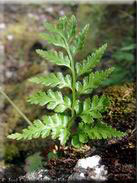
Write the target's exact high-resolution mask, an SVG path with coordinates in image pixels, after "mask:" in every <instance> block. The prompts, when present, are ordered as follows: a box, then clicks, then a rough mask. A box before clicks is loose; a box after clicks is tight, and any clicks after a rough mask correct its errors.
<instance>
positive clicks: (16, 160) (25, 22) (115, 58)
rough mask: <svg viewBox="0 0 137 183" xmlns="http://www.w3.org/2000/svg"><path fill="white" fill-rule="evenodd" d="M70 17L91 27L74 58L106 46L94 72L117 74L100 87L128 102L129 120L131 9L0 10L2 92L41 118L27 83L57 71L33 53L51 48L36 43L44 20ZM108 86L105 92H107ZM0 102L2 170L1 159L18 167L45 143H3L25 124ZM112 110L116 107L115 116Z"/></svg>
mask: <svg viewBox="0 0 137 183" xmlns="http://www.w3.org/2000/svg"><path fill="white" fill-rule="evenodd" d="M72 14H74V15H75V16H76V18H77V20H78V26H79V29H81V28H83V27H84V25H85V24H90V29H89V33H88V37H87V40H86V44H85V48H84V49H83V50H82V51H81V52H80V54H78V55H77V60H78V61H80V60H82V59H83V58H85V57H86V56H87V55H88V54H90V53H91V52H93V51H94V50H95V49H96V48H98V47H100V46H101V45H103V44H104V43H107V44H108V48H107V51H106V53H105V54H104V57H103V59H102V62H101V64H100V65H99V66H98V68H97V69H105V68H107V67H110V66H112V65H113V66H115V72H113V74H112V76H111V77H110V78H109V79H108V80H107V81H106V82H105V83H104V89H102V92H106V93H107V94H108V95H111V96H112V98H114V97H116V99H114V100H116V101H120V100H121V98H122V97H123V96H125V97H128V100H126V102H125V106H124V107H125V108H124V110H125V113H126V118H127V116H128V117H129V113H130V116H131V113H132V116H131V118H132V119H133V118H134V115H133V112H134V111H135V84H134V83H135V78H136V64H135V47H136V44H135V4H115V5H114V4H113V5H111V4H75V3H65V4H48V3H47V4H30V5H23V4H22V5H21V4H5V5H3V11H2V10H1V12H0V34H1V36H0V51H1V53H2V51H4V52H3V53H4V55H3V57H1V59H0V60H1V62H0V75H1V76H0V77H1V81H0V83H1V85H2V86H3V89H4V91H5V92H6V93H7V95H8V96H9V97H10V98H11V99H12V100H13V101H14V103H15V104H16V105H17V106H18V107H19V108H20V109H21V110H22V112H24V113H25V114H26V115H27V116H28V118H29V119H30V120H31V121H33V120H34V119H36V118H37V117H39V116H41V115H42V114H45V111H46V109H45V108H42V109H41V108H40V107H38V106H33V105H30V104H28V103H27V97H28V95H30V93H32V92H34V91H36V90H37V89H39V88H40V86H35V85H34V84H31V83H29V82H28V78H30V77H32V76H34V75H36V74H39V73H44V74H47V73H49V72H55V71H58V68H57V67H56V66H53V65H52V64H49V63H48V62H46V61H44V60H42V59H41V58H40V57H39V56H38V55H37V54H36V52H35V50H36V49H37V48H40V49H45V50H48V49H50V48H51V45H49V44H48V43H47V42H45V41H43V40H41V39H40V37H39V33H40V32H43V31H45V30H44V26H43V23H44V22H45V21H50V22H56V21H57V20H58V18H59V17H60V16H64V15H72ZM3 16H4V17H3ZM2 58H3V59H2ZM106 87H109V89H107V91H106V90H105V88H106ZM0 99H1V103H0V113H1V114H0V128H1V133H0V144H1V147H2V144H3V146H4V147H3V148H0V149H1V150H0V163H1V164H0V165H1V166H2V165H3V166H4V164H3V162H4V160H5V163H6V164H20V163H22V162H23V161H24V159H25V157H26V155H28V154H31V153H32V152H35V151H36V147H38V148H41V146H42V145H43V146H45V142H43V143H38V141H37V142H36V141H34V142H31V143H30V142H27V143H26V142H25V143H23V142H16V141H12V142H11V141H9V140H7V139H6V136H7V135H8V133H13V132H17V131H20V130H21V129H22V128H24V127H26V126H27V124H26V122H25V121H24V120H23V119H22V118H21V117H20V115H19V114H18V113H17V112H16V111H15V109H14V108H13V107H12V106H11V105H10V104H9V103H8V101H6V100H5V99H3V97H2V96H0ZM127 101H128V102H127ZM119 106H120V105H119ZM114 108H115V106H113V112H114ZM118 110H119V111H118ZM121 110H122V111H123V108H120V107H119V108H118V107H117V113H118V112H119V114H121ZM34 111H35V112H34ZM125 113H124V118H125ZM127 114H128V115H127ZM118 118H119V116H118ZM123 124H124V121H123ZM124 125H125V124H124ZM132 127H133V126H131V128H132ZM3 151H4V152H3Z"/></svg>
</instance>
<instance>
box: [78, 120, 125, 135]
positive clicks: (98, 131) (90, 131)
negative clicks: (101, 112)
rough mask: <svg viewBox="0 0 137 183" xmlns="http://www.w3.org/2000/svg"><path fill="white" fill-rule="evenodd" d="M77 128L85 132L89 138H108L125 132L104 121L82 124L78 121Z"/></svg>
mask: <svg viewBox="0 0 137 183" xmlns="http://www.w3.org/2000/svg"><path fill="white" fill-rule="evenodd" d="M79 128H80V129H81V130H83V131H84V132H86V135H88V137H89V139H108V138H113V137H123V136H124V135H125V133H123V132H121V131H118V130H116V129H115V128H112V127H111V126H110V125H107V124H106V123H104V122H102V121H101V122H99V121H98V122H96V124H95V125H94V126H93V125H90V124H84V123H80V125H79Z"/></svg>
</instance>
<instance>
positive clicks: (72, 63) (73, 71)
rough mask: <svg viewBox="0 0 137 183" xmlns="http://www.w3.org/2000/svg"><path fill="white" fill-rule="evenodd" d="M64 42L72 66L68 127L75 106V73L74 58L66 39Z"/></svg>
mask: <svg viewBox="0 0 137 183" xmlns="http://www.w3.org/2000/svg"><path fill="white" fill-rule="evenodd" d="M65 44H66V50H67V53H68V56H69V59H70V61H71V67H72V69H71V72H72V120H71V123H69V128H70V127H71V126H72V124H73V122H74V120H75V110H74V107H75V100H76V91H75V86H76V73H75V64H74V60H73V57H72V55H71V52H70V49H69V46H68V43H67V41H66V40H65Z"/></svg>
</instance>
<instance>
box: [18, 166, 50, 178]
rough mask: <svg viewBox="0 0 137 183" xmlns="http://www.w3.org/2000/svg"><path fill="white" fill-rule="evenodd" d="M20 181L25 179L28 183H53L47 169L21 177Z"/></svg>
mask: <svg viewBox="0 0 137 183" xmlns="http://www.w3.org/2000/svg"><path fill="white" fill-rule="evenodd" d="M20 179H23V180H24V179H25V180H26V181H51V178H50V177H49V176H48V170H46V169H41V170H38V171H35V172H28V173H26V175H25V176H21V177H20Z"/></svg>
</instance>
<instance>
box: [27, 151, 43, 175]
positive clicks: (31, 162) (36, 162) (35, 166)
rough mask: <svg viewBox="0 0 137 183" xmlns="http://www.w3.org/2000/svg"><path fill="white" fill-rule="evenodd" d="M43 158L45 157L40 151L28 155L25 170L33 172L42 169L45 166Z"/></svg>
mask: <svg viewBox="0 0 137 183" xmlns="http://www.w3.org/2000/svg"><path fill="white" fill-rule="evenodd" d="M42 160H43V158H42V157H41V156H40V153H39V152H37V153H35V154H33V155H30V156H28V157H27V158H26V160H25V162H26V164H25V171H26V172H30V173H31V172H35V171H37V170H40V169H41V168H43V161H42Z"/></svg>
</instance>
